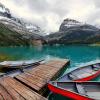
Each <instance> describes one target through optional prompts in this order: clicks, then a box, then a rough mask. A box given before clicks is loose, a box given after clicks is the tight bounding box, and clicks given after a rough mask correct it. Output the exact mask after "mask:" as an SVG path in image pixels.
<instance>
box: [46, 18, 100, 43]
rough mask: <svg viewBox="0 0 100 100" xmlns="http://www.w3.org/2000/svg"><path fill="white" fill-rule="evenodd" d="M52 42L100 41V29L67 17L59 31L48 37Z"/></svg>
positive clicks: (49, 41)
mask: <svg viewBox="0 0 100 100" xmlns="http://www.w3.org/2000/svg"><path fill="white" fill-rule="evenodd" d="M46 39H47V40H46V41H47V43H50V44H55V43H58V44H75V43H76V44H78V43H79V44H80V43H81V44H85V43H86V44H91V43H100V29H99V28H97V27H95V26H93V25H90V24H86V23H81V22H79V21H76V20H73V19H65V20H64V21H63V22H62V24H61V25H60V28H59V31H58V32H55V33H53V34H50V35H48V36H47V37H46Z"/></svg>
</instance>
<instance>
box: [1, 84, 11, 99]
mask: <svg viewBox="0 0 100 100" xmlns="http://www.w3.org/2000/svg"><path fill="white" fill-rule="evenodd" d="M0 95H1V98H2V99H0V100H7V99H8V100H13V98H12V97H11V95H10V94H9V93H8V92H7V91H6V89H5V88H4V87H3V86H1V85H0Z"/></svg>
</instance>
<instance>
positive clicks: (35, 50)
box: [0, 45, 100, 100]
mask: <svg viewBox="0 0 100 100" xmlns="http://www.w3.org/2000/svg"><path fill="white" fill-rule="evenodd" d="M53 58H65V59H67V58H68V59H70V61H71V65H70V67H69V68H68V69H67V70H66V72H68V71H69V70H72V69H74V68H76V67H77V66H82V65H84V64H85V63H87V62H95V61H98V60H100V46H86V45H71V46H70V45H68V46H66V45H58V46H43V47H42V46H41V47H0V60H1V61H2V60H29V59H34V60H39V59H47V60H49V59H53ZM66 72H65V73H66ZM94 81H100V76H99V77H98V78H96V79H94ZM50 100H69V99H66V98H65V97H62V96H60V95H54V94H52V96H50Z"/></svg>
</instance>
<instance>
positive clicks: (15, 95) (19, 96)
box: [0, 79, 25, 100]
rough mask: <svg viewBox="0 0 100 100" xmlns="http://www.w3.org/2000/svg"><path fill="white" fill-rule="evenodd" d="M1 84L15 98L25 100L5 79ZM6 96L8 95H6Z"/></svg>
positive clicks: (14, 99) (15, 99)
mask: <svg viewBox="0 0 100 100" xmlns="http://www.w3.org/2000/svg"><path fill="white" fill-rule="evenodd" d="M0 84H1V85H2V86H3V87H4V88H5V89H6V91H7V92H8V93H9V94H10V95H11V97H12V98H13V100H25V99H24V98H23V97H22V96H21V95H20V94H18V93H17V92H16V91H15V90H14V89H13V88H12V87H10V86H9V85H8V83H6V82H5V81H4V79H2V80H0ZM5 96H6V95H5Z"/></svg>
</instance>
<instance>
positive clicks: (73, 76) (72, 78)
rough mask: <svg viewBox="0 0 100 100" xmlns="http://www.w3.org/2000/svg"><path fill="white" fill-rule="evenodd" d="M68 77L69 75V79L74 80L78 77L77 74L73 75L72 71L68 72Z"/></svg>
mask: <svg viewBox="0 0 100 100" xmlns="http://www.w3.org/2000/svg"><path fill="white" fill-rule="evenodd" d="M68 77H69V78H70V79H71V80H75V79H77V78H78V77H77V76H75V75H73V74H72V73H69V74H68Z"/></svg>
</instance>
